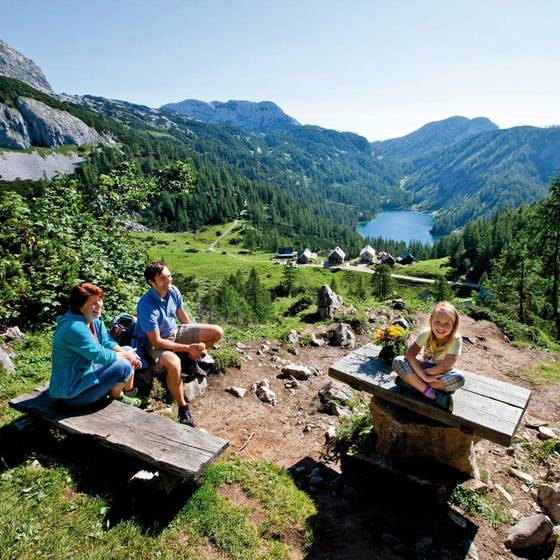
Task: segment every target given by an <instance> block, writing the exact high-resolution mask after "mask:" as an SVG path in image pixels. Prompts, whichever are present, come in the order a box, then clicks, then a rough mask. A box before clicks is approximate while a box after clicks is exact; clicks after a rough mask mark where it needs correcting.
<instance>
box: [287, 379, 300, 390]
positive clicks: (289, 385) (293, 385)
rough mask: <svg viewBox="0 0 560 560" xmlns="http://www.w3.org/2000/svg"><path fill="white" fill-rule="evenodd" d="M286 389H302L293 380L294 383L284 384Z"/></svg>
mask: <svg viewBox="0 0 560 560" xmlns="http://www.w3.org/2000/svg"><path fill="white" fill-rule="evenodd" d="M284 387H286V389H297V388H298V387H300V384H299V383H298V382H297V381H296V380H295V379H293V380H292V381H287V382H286V383H284Z"/></svg>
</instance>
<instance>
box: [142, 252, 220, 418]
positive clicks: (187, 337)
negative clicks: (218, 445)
mask: <svg viewBox="0 0 560 560" xmlns="http://www.w3.org/2000/svg"><path fill="white" fill-rule="evenodd" d="M144 278H145V279H146V282H148V284H149V285H150V286H151V287H150V289H149V290H148V291H147V292H146V293H145V294H144V295H143V296H142V297H141V298H140V301H139V302H138V307H137V313H138V348H139V349H141V350H142V353H143V356H144V357H145V358H146V357H150V358H151V359H152V360H153V361H154V362H155V364H157V365H159V366H162V367H163V368H165V370H166V372H167V375H166V378H167V387H168V388H169V392H170V393H171V395H172V396H173V398H174V399H175V400H176V401H177V404H178V405H179V422H181V424H187V425H188V426H192V427H193V428H194V426H195V421H194V418H193V416H192V414H191V412H190V410H189V405H188V404H187V402H186V400H185V396H184V394H183V380H182V378H181V360H180V358H179V356H178V355H177V352H185V353H186V354H188V355H189V356H190V357H191V359H193V360H197V359H198V358H200V356H201V355H202V354H203V352H204V350H205V349H206V347H207V346H211V345H212V344H214V343H215V342H218V340H220V339H221V338H222V336H223V335H224V331H223V330H222V328H221V327H220V326H218V325H207V324H200V323H192V322H191V320H190V318H189V316H188V315H187V313H186V311H185V310H184V309H183V298H182V296H181V292H180V291H179V289H178V288H177V287H176V286H173V284H172V277H171V272H169V269H168V268H167V266H166V265H165V263H163V262H160V261H154V262H151V263H148V265H147V266H146V269H145V270H144ZM175 317H177V319H179V321H180V323H181V324H180V325H179V326H177V322H176V320H175Z"/></svg>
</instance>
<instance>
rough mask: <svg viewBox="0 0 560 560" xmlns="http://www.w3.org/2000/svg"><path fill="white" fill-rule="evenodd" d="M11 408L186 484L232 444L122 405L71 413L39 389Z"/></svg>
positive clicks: (21, 397)
mask: <svg viewBox="0 0 560 560" xmlns="http://www.w3.org/2000/svg"><path fill="white" fill-rule="evenodd" d="M9 404H10V406H11V407H13V408H15V409H16V410H19V411H20V412H26V413H29V414H31V415H35V416H40V417H41V418H44V419H45V420H47V421H49V422H50V423H52V424H54V425H55V426H56V427H58V428H61V429H62V430H65V431H67V432H71V433H74V434H79V435H84V436H88V437H91V438H93V439H94V440H95V441H98V442H99V443H101V444H103V445H106V446H108V447H112V448H113V449H117V450H119V451H122V452H124V453H127V454H128V455H131V456H133V457H136V458H139V459H142V460H143V461H145V462H146V463H149V464H150V465H153V466H155V467H157V468H158V469H161V470H163V471H167V472H169V473H171V474H172V475H175V476H177V477H180V478H183V479H190V480H194V479H196V478H198V477H199V476H200V474H202V473H203V472H204V470H205V469H206V468H207V467H208V465H210V464H211V463H213V462H214V461H215V460H216V459H217V458H218V457H219V456H220V455H221V454H222V453H223V452H224V451H225V450H226V449H227V447H228V445H229V443H228V442H227V441H226V440H225V439H222V438H219V437H216V436H213V435H210V434H207V433H205V432H203V431H201V430H197V429H194V428H191V427H189V426H185V425H183V424H178V423H177V422H174V421H173V420H170V419H169V418H163V417H161V416H156V415H155V414H150V413H147V412H145V411H143V410H140V409H138V408H135V407H133V406H127V405H125V404H123V403H121V402H118V401H109V402H108V403H107V404H106V405H105V404H102V405H96V406H89V407H85V408H83V409H79V410H68V409H63V408H60V407H57V406H55V405H54V403H53V401H52V399H51V398H50V397H49V395H48V391H47V390H46V389H36V390H35V391H32V392H31V393H27V394H25V395H21V396H19V397H16V398H14V399H12V400H11V401H10V402H9Z"/></svg>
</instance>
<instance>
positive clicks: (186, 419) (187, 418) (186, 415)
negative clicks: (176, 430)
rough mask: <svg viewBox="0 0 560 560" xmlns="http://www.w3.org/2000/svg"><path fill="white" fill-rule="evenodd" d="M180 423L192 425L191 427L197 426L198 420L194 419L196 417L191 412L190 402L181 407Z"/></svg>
mask: <svg viewBox="0 0 560 560" xmlns="http://www.w3.org/2000/svg"><path fill="white" fill-rule="evenodd" d="M179 423H180V424H185V425H187V426H190V427H191V428H195V427H196V422H195V421H194V417H193V415H192V414H191V409H190V408H189V405H188V404H186V405H185V406H180V407H179Z"/></svg>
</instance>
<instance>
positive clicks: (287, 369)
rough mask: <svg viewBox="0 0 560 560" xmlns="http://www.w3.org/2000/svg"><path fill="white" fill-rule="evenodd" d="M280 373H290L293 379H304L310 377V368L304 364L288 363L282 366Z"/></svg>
mask: <svg viewBox="0 0 560 560" xmlns="http://www.w3.org/2000/svg"><path fill="white" fill-rule="evenodd" d="M282 373H284V374H286V375H291V376H292V377H293V378H294V379H300V380H303V381H305V380H306V379H309V378H310V377H311V374H312V372H311V370H310V369H309V368H308V367H306V366H299V365H297V364H288V365H286V366H284V367H283V368H282Z"/></svg>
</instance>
